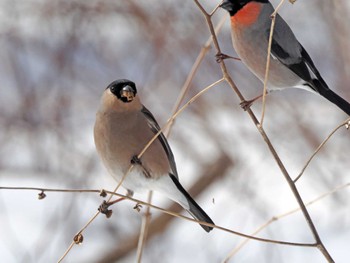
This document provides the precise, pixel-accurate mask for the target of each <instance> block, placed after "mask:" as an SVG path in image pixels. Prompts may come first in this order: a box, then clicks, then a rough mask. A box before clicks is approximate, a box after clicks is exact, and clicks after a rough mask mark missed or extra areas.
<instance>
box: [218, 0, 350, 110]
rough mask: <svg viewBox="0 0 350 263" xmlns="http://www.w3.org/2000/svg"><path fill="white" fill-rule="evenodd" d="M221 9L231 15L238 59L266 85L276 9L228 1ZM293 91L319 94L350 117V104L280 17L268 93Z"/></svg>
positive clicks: (257, 0) (257, 1)
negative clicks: (270, 36) (332, 84)
mask: <svg viewBox="0 0 350 263" xmlns="http://www.w3.org/2000/svg"><path fill="white" fill-rule="evenodd" d="M221 7H222V8H224V9H226V10H227V11H228V12H229V14H230V17H231V33H232V42H233V46H234V49H235V50H236V52H237V54H238V56H239V57H240V58H241V60H242V62H243V63H244V64H245V65H246V66H247V67H248V68H249V69H250V71H251V72H252V73H254V74H255V75H256V76H257V77H258V78H259V79H260V80H261V81H263V82H264V78H265V69H266V61H267V52H268V42H269V34H270V29H271V15H272V13H273V12H274V11H275V10H274V8H273V6H272V5H271V3H270V2H269V1H268V0H225V1H224V2H223V3H222V4H221ZM289 87H296V88H302V89H305V90H308V91H312V92H315V93H318V94H320V95H322V96H323V97H325V98H326V99H328V100H329V101H331V102H333V103H334V104H335V105H337V106H338V107H339V108H340V109H342V110H343V111H344V112H346V113H347V114H348V115H350V104H349V103H348V102H347V101H346V100H344V99H343V98H341V97H340V96H339V95H337V94H336V93H334V92H333V91H332V90H331V89H330V88H329V87H328V86H327V84H326V82H325V81H324V80H323V78H322V77H321V75H320V73H319V72H318V70H317V68H316V67H315V65H314V63H313V62H312V60H311V58H310V56H309V54H308V53H307V52H306V50H305V49H304V47H303V46H302V45H301V44H300V43H299V41H298V40H297V39H296V37H295V35H294V34H293V32H292V30H291V29H290V27H289V26H288V24H287V23H286V22H285V21H284V20H283V18H282V17H281V16H279V15H278V14H277V16H276V21H275V27H274V32H273V39H272V46H271V60H270V69H269V77H268V86H267V90H268V91H273V90H279V89H284V88H289ZM253 101H254V99H253V100H252V101H249V102H248V105H250V104H251V103H252V102H253Z"/></svg>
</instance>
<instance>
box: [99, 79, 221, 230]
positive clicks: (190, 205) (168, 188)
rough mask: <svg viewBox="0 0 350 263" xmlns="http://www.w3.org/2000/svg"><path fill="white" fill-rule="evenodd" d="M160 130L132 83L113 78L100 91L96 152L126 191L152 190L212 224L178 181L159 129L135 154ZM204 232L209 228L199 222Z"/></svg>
mask: <svg viewBox="0 0 350 263" xmlns="http://www.w3.org/2000/svg"><path fill="white" fill-rule="evenodd" d="M159 130H160V127H159V125H158V123H157V121H156V120H155V118H154V116H153V115H152V113H151V112H150V111H149V110H148V109H147V108H146V107H145V106H143V105H142V104H141V101H140V98H139V96H138V94H137V89H136V86H135V83H134V82H132V81H130V80H127V79H119V80H116V81H113V82H112V83H111V84H110V85H108V87H107V88H106V90H105V91H104V92H103V95H102V99H101V103H100V107H99V110H98V112H97V114H96V122H95V127H94V139H95V145H96V149H97V152H98V154H99V156H100V158H101V160H102V162H103V164H104V165H105V167H106V168H107V170H108V172H109V173H110V174H111V175H112V176H113V177H114V178H115V179H116V180H117V181H118V182H120V181H121V180H122V178H123V176H124V174H125V173H126V172H127V171H128V169H129V167H130V165H131V164H133V165H134V167H133V169H132V170H131V172H130V173H129V174H128V175H127V176H126V177H125V179H124V181H123V182H122V186H123V187H125V188H126V189H127V190H128V193H129V195H132V194H133V193H134V191H135V192H140V191H142V190H154V191H157V192H160V193H161V194H164V195H165V196H167V197H168V198H170V199H172V200H173V201H175V202H177V203H178V204H180V205H181V206H182V207H183V208H184V209H185V210H187V211H188V212H189V213H190V214H191V215H192V216H193V217H194V218H195V219H196V220H200V221H204V222H207V223H210V224H214V223H213V221H212V220H211V219H210V217H209V216H208V215H207V214H206V213H205V212H204V211H203V209H202V208H200V206H199V205H198V204H197V203H196V202H195V201H194V200H193V198H192V197H191V196H190V195H189V194H188V193H187V192H186V190H185V189H184V188H183V187H182V185H181V184H180V182H179V177H178V174H177V169H176V164H175V159H174V155H173V153H172V151H171V149H170V146H169V144H168V141H167V139H166V138H165V136H164V135H163V133H160V134H159V136H158V137H157V139H156V140H155V141H154V142H153V143H152V144H151V145H150V146H149V148H148V149H147V150H146V151H145V153H144V154H143V155H142V157H141V158H140V159H139V158H138V157H137V156H138V154H139V153H140V152H141V151H142V150H143V148H144V147H145V146H146V144H147V143H148V142H149V141H150V140H151V139H152V138H153V137H154V135H155V134H156V133H157V132H158V131H159ZM201 226H202V227H203V229H204V230H205V231H207V232H209V231H211V230H212V229H213V228H212V227H208V226H205V225H201Z"/></svg>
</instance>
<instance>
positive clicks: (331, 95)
mask: <svg viewBox="0 0 350 263" xmlns="http://www.w3.org/2000/svg"><path fill="white" fill-rule="evenodd" d="M311 84H312V86H313V88H314V89H316V91H317V92H318V93H320V95H322V96H323V97H325V98H326V99H327V100H329V101H330V102H333V103H334V104H335V105H337V106H338V107H339V108H340V109H342V110H343V111H344V112H345V113H346V114H348V115H349V116H350V103H349V102H347V101H346V100H344V99H343V98H342V97H340V96H339V95H338V94H336V93H335V92H334V91H332V90H331V89H329V87H328V86H327V84H326V82H325V81H324V80H323V79H322V78H321V79H313V80H312V81H311Z"/></svg>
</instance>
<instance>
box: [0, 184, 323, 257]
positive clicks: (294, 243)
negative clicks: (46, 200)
mask: <svg viewBox="0 0 350 263" xmlns="http://www.w3.org/2000/svg"><path fill="white" fill-rule="evenodd" d="M0 189H7V190H36V191H37V190H40V191H43V192H49V191H50V192H100V190H74V189H73V190H68V189H51V188H37V187H34V188H32V187H25V188H23V187H22V188H21V189H18V188H17V187H0ZM104 192H106V193H107V194H110V195H113V196H119V197H122V198H124V199H128V200H130V201H133V202H135V203H136V204H141V205H145V206H149V207H151V208H154V209H156V210H159V211H161V212H163V213H165V214H168V215H171V216H175V217H178V218H182V219H185V220H187V221H191V222H193V223H196V224H198V223H199V224H201V225H206V226H209V227H213V228H216V229H220V230H222V231H225V232H228V233H231V234H234V235H237V236H241V237H245V238H249V239H253V240H256V241H261V242H265V243H272V244H279V245H288V246H301V247H315V246H317V244H316V243H298V242H287V241H282V240H274V239H267V238H260V237H254V236H250V235H247V234H243V233H241V232H237V231H234V230H231V229H228V228H225V227H222V226H219V225H214V224H210V223H207V222H204V221H199V220H196V219H193V218H190V217H187V216H184V215H181V214H178V213H175V212H172V211H168V210H166V209H164V208H161V207H159V206H155V205H152V204H149V203H147V202H145V201H141V200H139V199H135V198H132V197H130V196H127V195H122V194H118V193H115V192H113V191H108V190H104ZM98 214H99V213H96V214H95V215H94V217H92V218H91V219H90V220H89V222H88V223H87V224H86V225H85V226H84V227H83V228H82V230H81V231H79V232H78V233H77V234H76V235H75V237H76V236H77V235H80V234H82V232H83V230H85V229H86V228H87V227H88V226H89V224H90V223H91V222H92V221H93V220H94V219H95V218H96V216H97V215H98ZM74 243H75V244H76V243H77V242H74ZM69 250H70V249H69ZM67 251H68V250H67ZM66 254H68V252H66V253H65V255H64V256H66ZM64 256H62V257H61V259H60V260H62V259H63V258H64Z"/></svg>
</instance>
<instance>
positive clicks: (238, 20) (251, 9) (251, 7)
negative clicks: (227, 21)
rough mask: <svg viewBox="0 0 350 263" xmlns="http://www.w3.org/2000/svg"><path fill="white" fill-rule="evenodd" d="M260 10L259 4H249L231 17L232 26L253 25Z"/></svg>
mask: <svg viewBox="0 0 350 263" xmlns="http://www.w3.org/2000/svg"><path fill="white" fill-rule="evenodd" d="M261 8H262V4H261V3H256V2H249V3H248V4H246V5H245V6H244V7H242V8H241V9H240V10H238V11H237V13H236V14H235V15H233V16H231V23H232V25H233V26H235V25H244V26H249V25H251V24H253V23H255V21H256V20H257V19H258V17H259V14H260V10H261Z"/></svg>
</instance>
